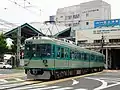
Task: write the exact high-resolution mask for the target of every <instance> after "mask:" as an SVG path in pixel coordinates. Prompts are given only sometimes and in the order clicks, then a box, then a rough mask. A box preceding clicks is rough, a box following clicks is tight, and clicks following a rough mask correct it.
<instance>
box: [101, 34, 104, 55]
mask: <svg viewBox="0 0 120 90" xmlns="http://www.w3.org/2000/svg"><path fill="white" fill-rule="evenodd" d="M103 47H104V36H103V33H102V38H101V51H102V54H104V53H103Z"/></svg>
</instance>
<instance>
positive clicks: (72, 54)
mask: <svg viewBox="0 0 120 90" xmlns="http://www.w3.org/2000/svg"><path fill="white" fill-rule="evenodd" d="M71 59H75V53H74V51H71Z"/></svg>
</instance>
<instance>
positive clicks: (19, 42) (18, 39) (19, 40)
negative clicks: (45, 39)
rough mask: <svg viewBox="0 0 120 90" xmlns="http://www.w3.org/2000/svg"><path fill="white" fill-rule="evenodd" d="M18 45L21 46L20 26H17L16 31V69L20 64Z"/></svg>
mask: <svg viewBox="0 0 120 90" xmlns="http://www.w3.org/2000/svg"><path fill="white" fill-rule="evenodd" d="M20 45H21V26H19V27H18V29H17V60H16V64H17V67H18V66H19V65H20V63H21V61H20Z"/></svg>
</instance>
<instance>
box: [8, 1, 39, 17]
mask: <svg viewBox="0 0 120 90" xmlns="http://www.w3.org/2000/svg"><path fill="white" fill-rule="evenodd" d="M8 1H10V2H12V3H14V4H15V5H17V6H19V7H21V8H23V9H25V10H27V11H29V12H31V13H32V14H36V15H37V16H40V14H38V13H36V12H34V11H31V10H29V9H27V7H25V6H22V5H20V4H18V3H17V2H15V1H12V0H8ZM25 1H27V0H24V3H25ZM27 2H28V1H27ZM28 4H30V5H31V3H30V2H28ZM32 6H33V5H32ZM32 6H31V7H32ZM34 7H35V6H34ZM39 11H41V10H39Z"/></svg>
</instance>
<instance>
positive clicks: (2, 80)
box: [0, 79, 8, 82]
mask: <svg viewBox="0 0 120 90" xmlns="http://www.w3.org/2000/svg"><path fill="white" fill-rule="evenodd" d="M0 81H1V82H8V81H7V80H5V79H0Z"/></svg>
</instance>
